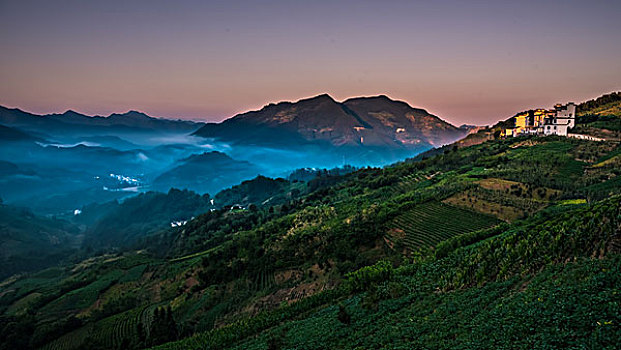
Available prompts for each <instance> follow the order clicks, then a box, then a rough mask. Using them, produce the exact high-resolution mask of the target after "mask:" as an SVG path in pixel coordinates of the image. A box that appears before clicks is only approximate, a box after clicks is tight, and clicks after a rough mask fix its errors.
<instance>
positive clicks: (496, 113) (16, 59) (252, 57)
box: [0, 0, 621, 124]
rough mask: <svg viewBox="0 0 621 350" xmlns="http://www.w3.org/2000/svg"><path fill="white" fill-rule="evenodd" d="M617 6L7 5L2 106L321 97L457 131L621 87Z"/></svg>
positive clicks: (222, 110) (178, 113)
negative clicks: (405, 106)
mask: <svg viewBox="0 0 621 350" xmlns="http://www.w3.org/2000/svg"><path fill="white" fill-rule="evenodd" d="M620 18H621V1H593V0H592V1H571V0H564V1H507V2H504V1H463V0H455V1H441V0H439V1H438V0H436V1H361V0H358V1H318V0H314V1H297V0H287V1H284V0H283V1H247V2H239V1H198V0H196V1H159V0H149V1H137V0H133V1H132V0H124V1H116V0H114V1H113V0H108V1H83V0H80V1H77V0H75V1H68V0H67V1H63V0H56V1H50V0H43V1H30V0H14V1H7V0H0V48H1V50H0V104H2V105H4V106H9V107H19V108H22V109H25V110H27V111H31V112H36V113H50V112H62V111H64V110H67V109H74V110H77V111H79V112H82V113H87V114H99V115H107V114H110V113H112V112H124V111H127V110H130V109H136V110H140V111H144V112H146V113H148V114H150V115H153V116H160V117H175V118H176V117H183V118H191V119H203V120H213V121H219V120H222V119H224V118H227V117H230V116H232V115H234V114H235V113H238V112H243V111H246V110H249V109H258V108H260V107H261V106H263V105H265V104H267V103H269V102H277V101H281V100H297V99H300V98H303V97H308V96H312V95H317V94H320V93H324V92H327V93H329V94H330V95H332V96H333V97H334V98H335V99H337V100H343V99H346V98H348V97H351V96H360V95H377V94H386V95H389V96H391V97H393V98H395V99H400V100H404V101H407V102H408V103H410V104H411V105H413V106H416V107H422V108H425V109H427V110H428V111H430V112H432V113H434V114H437V115H439V116H440V117H442V118H444V119H446V120H448V121H450V122H453V123H455V124H462V123H473V124H488V123H491V122H494V121H496V120H499V119H504V118H506V117H509V116H511V115H513V114H514V113H515V112H518V111H520V110H523V109H527V108H530V107H549V106H551V105H552V104H554V103H556V102H566V101H570V100H571V101H575V102H580V101H583V100H586V99H589V98H593V97H597V96H599V95H601V94H604V93H608V92H611V91H615V90H621V45H620V42H619V35H620V34H621V20H620Z"/></svg>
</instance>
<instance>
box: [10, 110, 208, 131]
mask: <svg viewBox="0 0 621 350" xmlns="http://www.w3.org/2000/svg"><path fill="white" fill-rule="evenodd" d="M0 124H1V125H5V126H8V127H17V128H20V129H23V130H26V131H37V132H54V131H92V130H98V129H102V128H103V129H110V128H120V129H123V130H154V129H161V130H166V131H184V132H192V131H194V130H196V129H197V128H199V127H200V126H201V125H202V123H198V122H193V121H189V120H172V119H163V118H153V117H150V116H148V115H146V114H144V113H142V112H138V111H129V112H127V113H122V114H118V113H113V114H110V115H109V116H107V117H103V116H88V115H86V114H82V113H78V112H75V111H72V110H68V111H66V112H64V113H60V114H58V113H54V114H46V115H38V114H33V113H29V112H25V111H22V110H21V109H18V108H7V107H3V106H0Z"/></svg>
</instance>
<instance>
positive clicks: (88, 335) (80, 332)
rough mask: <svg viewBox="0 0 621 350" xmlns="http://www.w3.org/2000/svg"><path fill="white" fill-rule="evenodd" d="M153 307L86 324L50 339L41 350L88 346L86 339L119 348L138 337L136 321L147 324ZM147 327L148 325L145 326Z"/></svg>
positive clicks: (108, 346)
mask: <svg viewBox="0 0 621 350" xmlns="http://www.w3.org/2000/svg"><path fill="white" fill-rule="evenodd" d="M155 307H156V306H155V305H154V306H153V307H139V308H136V309H132V310H129V311H126V312H123V313H120V314H117V315H114V316H110V317H108V318H105V319H103V320H101V321H99V322H97V323H95V324H87V325H85V326H84V327H81V328H79V329H77V330H75V331H73V332H70V333H68V334H65V335H64V336H62V337H60V338H58V339H56V340H54V341H52V342H51V343H49V344H47V345H46V346H44V347H43V348H41V349H43V350H71V349H84V348H87V347H88V340H89V339H92V340H94V341H96V342H97V344H102V345H104V346H105V347H106V348H108V349H120V348H122V346H123V344H129V343H130V342H131V341H135V340H136V339H137V337H138V323H140V322H142V323H143V324H147V325H148V324H149V323H144V322H150V321H151V319H152V315H153V310H154V309H155ZM145 328H146V329H148V327H145Z"/></svg>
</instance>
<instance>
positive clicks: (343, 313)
mask: <svg viewBox="0 0 621 350" xmlns="http://www.w3.org/2000/svg"><path fill="white" fill-rule="evenodd" d="M336 318H337V319H338V320H339V322H341V323H342V324H350V323H351V316H350V315H349V313H348V312H347V310H346V309H345V306H343V304H339V312H338V314H337V315H336Z"/></svg>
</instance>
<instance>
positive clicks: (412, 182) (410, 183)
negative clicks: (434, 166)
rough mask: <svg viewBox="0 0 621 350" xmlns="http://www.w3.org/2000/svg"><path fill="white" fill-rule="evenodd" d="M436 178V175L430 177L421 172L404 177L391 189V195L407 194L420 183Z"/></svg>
mask: <svg viewBox="0 0 621 350" xmlns="http://www.w3.org/2000/svg"><path fill="white" fill-rule="evenodd" d="M434 176H435V174H432V175H428V174H424V173H421V172H416V173H411V174H408V175H406V176H403V177H402V178H401V180H400V181H399V182H398V183H397V184H396V185H394V186H391V187H390V194H391V195H394V194H396V193H405V192H407V191H410V190H412V189H413V188H414V187H415V186H417V185H418V184H419V183H421V182H423V181H426V180H429V179H431V178H432V177H434Z"/></svg>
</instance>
